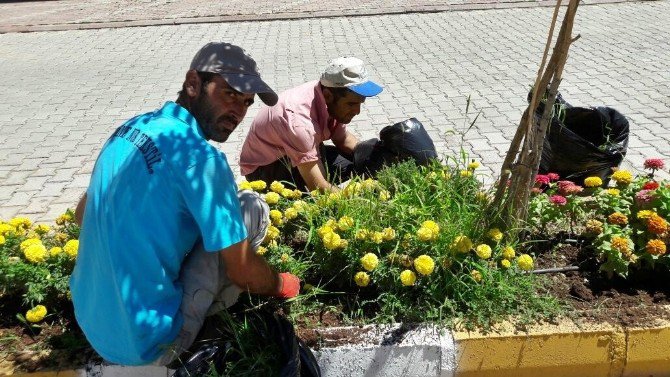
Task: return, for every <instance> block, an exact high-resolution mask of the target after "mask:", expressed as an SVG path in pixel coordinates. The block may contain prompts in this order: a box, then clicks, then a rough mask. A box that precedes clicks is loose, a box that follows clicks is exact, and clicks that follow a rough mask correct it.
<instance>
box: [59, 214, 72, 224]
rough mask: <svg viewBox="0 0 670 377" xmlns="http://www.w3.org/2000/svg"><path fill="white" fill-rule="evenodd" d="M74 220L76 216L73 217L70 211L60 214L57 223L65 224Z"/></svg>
mask: <svg viewBox="0 0 670 377" xmlns="http://www.w3.org/2000/svg"><path fill="white" fill-rule="evenodd" d="M73 221H74V218H73V217H72V215H71V214H70V213H69V212H65V213H64V214H62V215H60V216H58V218H56V224H58V225H64V224H66V223H71V222H73Z"/></svg>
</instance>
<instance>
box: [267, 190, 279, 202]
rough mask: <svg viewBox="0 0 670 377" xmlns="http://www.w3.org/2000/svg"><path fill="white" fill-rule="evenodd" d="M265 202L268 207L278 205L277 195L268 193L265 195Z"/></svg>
mask: <svg viewBox="0 0 670 377" xmlns="http://www.w3.org/2000/svg"><path fill="white" fill-rule="evenodd" d="M265 202H266V203H268V204H270V205H272V204H277V203H279V194H277V193H276V192H268V193H267V194H265Z"/></svg>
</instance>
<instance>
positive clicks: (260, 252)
mask: <svg viewBox="0 0 670 377" xmlns="http://www.w3.org/2000/svg"><path fill="white" fill-rule="evenodd" d="M267 252H268V248H267V247H265V246H259V247H258V249H256V254H258V255H265V253H267Z"/></svg>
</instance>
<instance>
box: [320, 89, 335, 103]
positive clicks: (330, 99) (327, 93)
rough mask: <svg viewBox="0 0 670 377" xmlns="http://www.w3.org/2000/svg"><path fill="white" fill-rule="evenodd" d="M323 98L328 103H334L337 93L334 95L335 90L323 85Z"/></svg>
mask: <svg viewBox="0 0 670 377" xmlns="http://www.w3.org/2000/svg"><path fill="white" fill-rule="evenodd" d="M322 91H323V98H324V99H325V100H326V103H327V104H331V103H333V100H334V99H335V95H333V92H332V91H330V89H329V88H327V87H325V86H324V87H323V90H322Z"/></svg>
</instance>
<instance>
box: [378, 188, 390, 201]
mask: <svg viewBox="0 0 670 377" xmlns="http://www.w3.org/2000/svg"><path fill="white" fill-rule="evenodd" d="M389 199H391V193H390V192H389V191H387V190H382V191H380V192H379V200H380V201H382V202H385V201H387V200H389Z"/></svg>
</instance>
